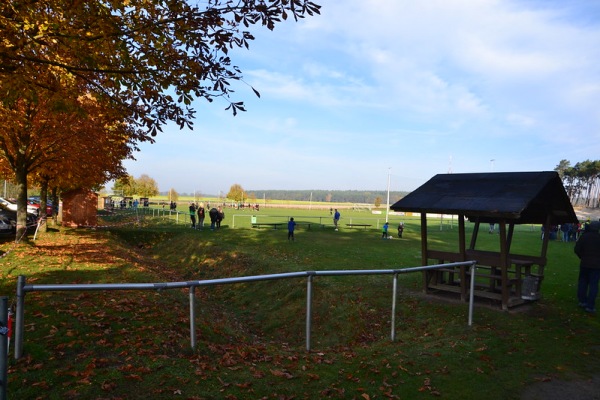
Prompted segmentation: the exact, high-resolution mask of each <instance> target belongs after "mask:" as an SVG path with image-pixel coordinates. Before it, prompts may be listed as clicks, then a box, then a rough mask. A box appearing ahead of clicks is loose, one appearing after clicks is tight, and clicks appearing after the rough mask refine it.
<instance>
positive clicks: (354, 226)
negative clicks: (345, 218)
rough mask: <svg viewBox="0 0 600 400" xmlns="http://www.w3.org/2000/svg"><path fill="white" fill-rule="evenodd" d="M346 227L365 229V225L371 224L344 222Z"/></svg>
mask: <svg viewBox="0 0 600 400" xmlns="http://www.w3.org/2000/svg"><path fill="white" fill-rule="evenodd" d="M346 226H347V227H349V228H365V230H366V229H367V227H369V226H372V225H371V224H346Z"/></svg>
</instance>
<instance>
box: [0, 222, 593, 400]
mask: <svg viewBox="0 0 600 400" xmlns="http://www.w3.org/2000/svg"><path fill="white" fill-rule="evenodd" d="M261 213H263V211H261ZM277 213H278V211H276V210H269V214H277ZM280 213H281V214H280V215H281V218H282V219H285V218H284V217H283V216H287V215H288V214H289V211H281V212H280ZM303 213H306V214H303ZM321 213H322V212H321ZM227 214H228V218H227V219H226V222H231V219H230V217H232V216H233V213H229V212H228V213H227ZM314 214H316V213H315V212H312V213H310V212H309V211H298V212H294V216H296V219H297V220H302V217H303V216H307V215H314ZM262 215H264V214H262ZM326 215H327V213H325V216H326ZM351 217H352V218H365V219H366V218H371V216H370V215H368V214H365V213H362V214H361V213H356V214H355V215H354V214H352V213H351V212H345V213H343V220H342V223H344V222H345V221H347V219H348V218H351ZM400 219H401V220H403V221H405V222H406V224H407V229H406V231H405V236H404V238H403V239H394V240H388V241H383V240H381V239H379V237H380V233H379V231H378V230H376V229H372V230H367V231H363V230H349V229H342V230H340V232H333V231H332V230H331V229H330V228H326V229H321V228H314V227H313V228H312V229H311V230H306V229H299V230H298V232H297V233H296V242H295V243H288V242H287V240H286V232H285V230H271V229H261V230H251V229H229V228H228V227H225V228H223V229H222V230H221V231H220V232H210V231H202V232H199V231H194V230H191V229H189V228H184V226H183V225H182V224H180V225H173V224H172V223H171V224H165V223H164V222H163V223H161V224H156V223H155V222H153V221H151V219H150V218H146V219H145V220H144V221H145V222H144V223H143V226H142V227H136V226H135V225H133V224H125V225H122V226H121V227H120V228H118V229H117V228H113V229H111V230H110V231H72V230H64V231H60V232H51V233H48V234H45V235H43V236H42V237H41V238H40V239H39V240H38V241H36V242H35V244H34V245H31V246H20V247H18V248H17V249H15V250H13V251H11V253H10V254H9V255H8V256H7V257H5V258H3V259H2V261H1V262H2V263H3V268H2V277H3V279H2V286H1V289H2V291H1V293H3V294H5V295H9V296H11V301H13V300H14V291H15V289H14V288H15V281H16V277H17V275H20V274H24V275H26V276H27V278H28V282H29V283H34V282H35V283H70V282H159V281H183V280H188V279H194V280H195V279H210V278H222V277H228V276H242V275H255V274H264V273H276V272H289V271H305V270H326V269H368V268H374V269H377V268H396V267H408V266H416V265H419V264H420V243H419V233H418V230H419V227H418V222H417V221H416V220H414V219H411V218H406V217H402V218H400V217H393V219H392V228H394V227H395V226H396V225H395V224H396V223H397V222H398V221H399V220H400ZM240 220H241V218H240ZM116 222H118V221H116ZM125 222H126V221H125ZM373 224H374V225H376V221H373ZM236 225H237V222H236ZM391 232H394V230H393V229H392V230H391ZM394 233H395V232H394ZM430 235H431V240H432V242H439V243H440V247H444V246H446V247H450V248H452V247H453V243H455V241H456V238H455V236H456V229H450V223H449V222H448V221H446V222H444V224H443V229H442V230H440V222H439V221H431V226H430ZM494 239H495V238H494V235H489V236H488V235H482V238H481V243H480V244H481V246H483V247H489V248H493V247H494V246H495V240H494ZM517 243H518V244H517ZM9 247H10V245H9V244H5V245H4V248H9ZM518 247H521V249H519V248H518ZM538 248H539V232H538V230H537V229H536V228H534V229H532V228H531V227H519V229H518V230H517V232H516V233H515V249H516V250H522V251H523V252H526V250H527V249H534V251H533V253H534V254H535V253H537V252H538ZM134 249H135V250H134ZM576 265H577V260H576V259H575V257H574V255H573V253H572V244H566V243H560V242H554V243H551V246H550V249H549V264H548V267H547V270H546V279H545V281H544V288H543V293H544V298H543V299H542V300H541V301H539V302H537V303H535V304H533V305H532V306H531V307H527V308H521V309H517V310H515V311H511V312H509V313H507V312H501V311H499V310H498V308H496V307H487V306H479V307H477V308H476V310H475V324H474V326H473V327H471V328H469V327H467V324H466V321H467V306H466V304H462V303H458V302H446V301H437V300H433V299H431V298H430V297H424V296H422V295H420V294H419V292H418V290H417V289H418V288H419V287H420V276H417V275H403V276H401V278H400V285H401V293H402V294H401V301H400V303H399V304H398V308H397V321H398V322H397V333H396V335H397V336H396V337H397V340H396V342H394V343H391V342H390V341H389V334H390V307H391V305H390V302H391V278H390V277H389V276H388V277H318V278H316V279H315V282H314V290H315V293H314V308H313V330H312V332H313V336H312V348H313V351H312V352H310V353H306V352H305V351H304V339H305V338H304V322H305V321H304V317H305V314H304V313H305V302H306V300H305V291H306V283H305V281H304V280H284V281H269V282H263V283H246V284H237V285H229V286H220V287H208V288H204V289H201V290H200V289H199V290H198V291H197V298H198V321H197V322H198V327H197V334H198V344H197V350H196V351H195V352H194V351H191V350H190V349H189V321H188V303H187V300H188V292H187V291H183V290H181V291H180V290H172V291H161V292H126V291H121V292H73V293H71V292H58V293H30V294H28V295H27V303H26V319H25V324H26V333H25V357H24V358H23V359H21V360H19V361H18V362H15V361H14V360H12V361H11V364H10V372H9V397H10V398H24V399H25V398H27V399H30V398H31V399H33V398H44V399H45V398H51V399H65V398H73V399H100V398H106V399H118V398H126V399H138V398H140V399H141V398H148V397H150V398H153V399H162V398H165V399H166V398H173V397H180V398H189V399H222V398H231V399H233V398H239V399H246V398H252V399H254V398H256V399H259V398H277V399H280V398H284V399H285V398H315V397H322V398H369V399H376V398H411V399H419V398H429V397H431V395H440V396H442V397H444V398H463V399H478V398H483V397H484V396H485V398H487V399H510V398H519V392H520V391H521V390H522V388H523V386H524V385H526V384H528V383H531V382H533V381H536V380H551V379H555V378H557V377H564V376H566V377H572V376H585V375H586V374H589V373H591V372H592V371H593V369H594V368H596V369H597V368H598V367H599V365H598V347H597V344H598V339H597V337H598V332H599V331H600V329H599V328H600V324H599V322H598V318H594V317H589V316H588V315H584V314H582V313H581V312H579V310H578V309H576V307H575V306H574V290H575V289H574V282H575V281H576V275H577V267H576Z"/></svg>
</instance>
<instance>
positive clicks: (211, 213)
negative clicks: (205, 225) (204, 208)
mask: <svg viewBox="0 0 600 400" xmlns="http://www.w3.org/2000/svg"><path fill="white" fill-rule="evenodd" d="M208 216H209V218H210V230H211V231H214V230H215V227H216V226H217V217H218V216H219V211H217V209H216V208H214V207H213V208H211V209H210V211H209V212H208Z"/></svg>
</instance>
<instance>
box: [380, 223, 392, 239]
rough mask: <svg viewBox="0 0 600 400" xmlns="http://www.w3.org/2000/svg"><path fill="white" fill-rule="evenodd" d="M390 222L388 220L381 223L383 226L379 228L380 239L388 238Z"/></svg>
mask: <svg viewBox="0 0 600 400" xmlns="http://www.w3.org/2000/svg"><path fill="white" fill-rule="evenodd" d="M389 226H390V224H389V222H387V221H386V223H385V224H383V228H381V238H382V239H387V238H388V228H389Z"/></svg>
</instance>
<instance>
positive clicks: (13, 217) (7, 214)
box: [0, 202, 37, 234]
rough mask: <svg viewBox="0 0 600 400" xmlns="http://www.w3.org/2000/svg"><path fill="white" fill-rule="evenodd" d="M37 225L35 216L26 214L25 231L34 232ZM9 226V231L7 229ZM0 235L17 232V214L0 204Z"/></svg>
mask: <svg viewBox="0 0 600 400" xmlns="http://www.w3.org/2000/svg"><path fill="white" fill-rule="evenodd" d="M36 224H37V215H36V214H32V213H27V229H28V230H34V229H35V228H36ZM8 225H10V229H9V228H8ZM0 231H1V232H0V233H2V234H10V233H13V234H14V233H16V232H17V212H16V211H14V210H11V209H10V208H8V207H7V206H6V205H5V204H3V203H2V202H0Z"/></svg>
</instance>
